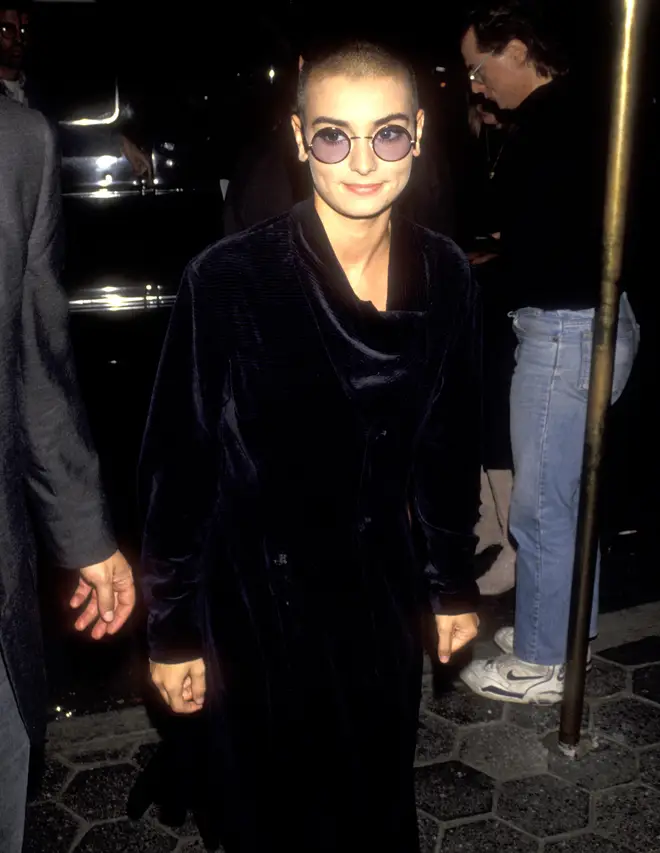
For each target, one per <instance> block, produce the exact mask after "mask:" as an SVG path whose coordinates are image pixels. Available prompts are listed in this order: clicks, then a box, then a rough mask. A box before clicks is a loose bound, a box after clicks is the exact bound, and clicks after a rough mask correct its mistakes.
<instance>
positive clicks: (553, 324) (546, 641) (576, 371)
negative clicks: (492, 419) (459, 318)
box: [509, 294, 639, 665]
mask: <svg viewBox="0 0 660 853" xmlns="http://www.w3.org/2000/svg"><path fill="white" fill-rule="evenodd" d="M512 316H513V327H514V330H515V332H516V335H517V338H518V349H517V351H516V368H515V371H514V375H513V382H512V386H511V444H512V449H513V464H514V481H513V496H512V499H511V512H510V516H509V526H510V531H511V535H512V536H513V538H514V539H515V541H516V543H517V546H518V553H517V559H516V588H517V592H516V624H515V640H514V642H515V649H514V650H515V654H516V655H517V656H518V657H519V658H521V659H522V660H524V661H527V662H529V663H537V664H545V665H554V664H561V663H564V661H565V660H566V643H567V634H568V617H569V610H570V599H571V585H572V575H573V560H574V554H575V539H576V528H577V518H578V503H579V494H580V474H581V470H582V455H583V446H584V437H585V425H586V415H587V394H588V390H589V372H590V369H591V350H592V343H593V324H594V311H593V309H592V310H585V311H542V310H541V309H537V308H522V309H521V310H519V311H516V312H514V314H513V315H512ZM638 345H639V327H638V325H637V323H636V321H635V315H634V314H633V311H632V308H631V307H630V303H629V302H628V299H627V297H626V295H625V294H624V295H623V296H622V298H621V308H620V314H619V331H618V338H617V345H616V357H615V366H614V382H613V390H612V401H613V402H614V401H616V399H617V398H618V397H619V396H620V395H621V392H622V391H623V389H624V388H625V386H626V382H627V381H628V377H629V376H630V371H631V369H632V365H633V361H634V359H635V355H636V353H637V347H638ZM599 562H600V559H599ZM597 578H598V575H597ZM594 602H595V603H594V607H593V611H592V620H591V636H592V637H593V636H595V635H596V628H597V617H598V605H597V602H598V580H597V581H596V590H595V595H594Z"/></svg>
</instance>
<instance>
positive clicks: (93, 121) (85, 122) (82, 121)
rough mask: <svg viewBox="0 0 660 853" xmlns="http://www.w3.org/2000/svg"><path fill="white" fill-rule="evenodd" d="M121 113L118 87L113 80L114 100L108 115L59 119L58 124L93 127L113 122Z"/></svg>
mask: <svg viewBox="0 0 660 853" xmlns="http://www.w3.org/2000/svg"><path fill="white" fill-rule="evenodd" d="M120 113H121V108H120V105H119V87H118V85H117V83H116V82H115V102H114V107H113V110H112V112H111V113H110V115H105V116H99V117H98V118H76V119H73V120H71V121H61V122H59V123H60V124H62V125H64V126H65V127H95V126H98V125H105V124H114V123H115V122H116V121H117V119H118V118H119V115H120Z"/></svg>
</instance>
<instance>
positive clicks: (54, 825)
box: [23, 803, 81, 853]
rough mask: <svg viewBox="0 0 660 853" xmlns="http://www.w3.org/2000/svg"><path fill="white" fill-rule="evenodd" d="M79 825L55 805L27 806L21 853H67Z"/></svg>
mask: <svg viewBox="0 0 660 853" xmlns="http://www.w3.org/2000/svg"><path fill="white" fill-rule="evenodd" d="M80 827H81V824H80V823H78V821H77V820H76V819H75V818H74V817H73V815H72V814H71V813H70V812H68V811H67V810H66V809H63V808H62V807H61V806H59V805H57V804H56V803H41V804H37V805H34V806H28V809H27V813H26V816H25V841H24V843H23V853H44V851H46V850H47V851H48V853H68V851H69V848H70V847H71V844H72V842H73V839H74V838H75V837H76V835H77V833H78V831H79V829H80Z"/></svg>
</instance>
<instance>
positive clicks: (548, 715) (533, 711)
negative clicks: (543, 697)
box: [504, 705, 589, 735]
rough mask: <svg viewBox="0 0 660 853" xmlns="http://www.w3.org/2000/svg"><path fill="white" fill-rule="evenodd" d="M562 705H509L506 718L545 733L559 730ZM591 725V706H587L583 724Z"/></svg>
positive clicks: (514, 723) (584, 726)
mask: <svg viewBox="0 0 660 853" xmlns="http://www.w3.org/2000/svg"><path fill="white" fill-rule="evenodd" d="M560 713H561V705H508V706H507V708H506V713H505V717H504V718H505V720H506V721H507V722H508V723H513V725H516V726H520V727H521V728H523V729H533V730H534V731H535V732H536V733H537V734H539V735H543V734H548V733H549V732H554V731H558V729H559V714H560ZM588 725H589V708H588V707H586V706H585V709H584V712H583V715H582V726H583V728H584V729H586V728H587V727H588Z"/></svg>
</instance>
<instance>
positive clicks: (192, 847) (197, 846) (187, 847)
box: [177, 841, 206, 853]
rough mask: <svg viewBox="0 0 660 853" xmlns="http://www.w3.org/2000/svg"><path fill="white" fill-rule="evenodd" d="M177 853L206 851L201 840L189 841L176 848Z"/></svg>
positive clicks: (204, 852)
mask: <svg viewBox="0 0 660 853" xmlns="http://www.w3.org/2000/svg"><path fill="white" fill-rule="evenodd" d="M177 853H206V847H204V845H203V844H202V842H201V841H191V842H189V843H188V844H184V845H183V847H179V848H178V849H177Z"/></svg>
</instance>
